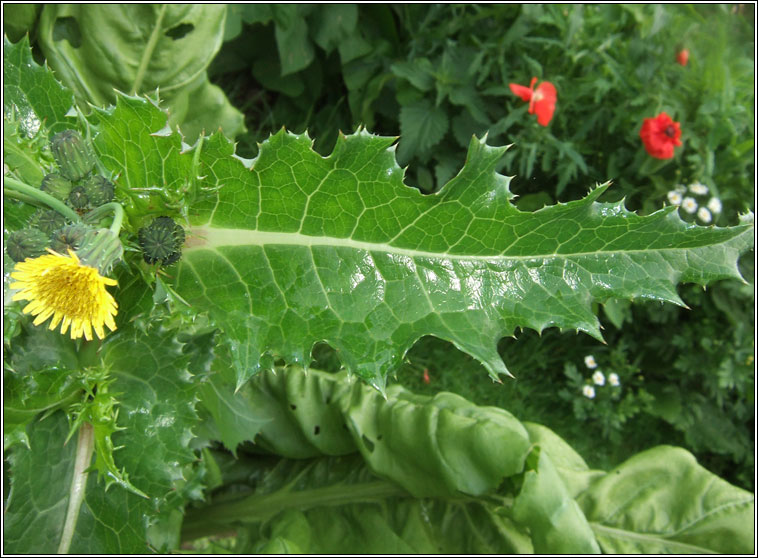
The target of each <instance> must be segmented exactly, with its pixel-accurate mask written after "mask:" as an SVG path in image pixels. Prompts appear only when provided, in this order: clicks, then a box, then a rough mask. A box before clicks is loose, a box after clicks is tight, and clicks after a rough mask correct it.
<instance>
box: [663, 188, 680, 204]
mask: <svg viewBox="0 0 758 558" xmlns="http://www.w3.org/2000/svg"><path fill="white" fill-rule="evenodd" d="M666 196H667V197H668V199H669V203H670V204H671V205H682V194H680V193H679V192H677V191H676V190H671V191H670V192H669V193H668V194H666Z"/></svg>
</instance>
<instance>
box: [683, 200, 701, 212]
mask: <svg viewBox="0 0 758 558" xmlns="http://www.w3.org/2000/svg"><path fill="white" fill-rule="evenodd" d="M682 209H684V210H685V211H686V212H687V213H695V212H696V211H697V202H696V201H695V198H691V197H689V196H687V197H686V198H684V199H683V200H682Z"/></svg>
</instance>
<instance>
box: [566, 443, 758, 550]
mask: <svg viewBox="0 0 758 558" xmlns="http://www.w3.org/2000/svg"><path fill="white" fill-rule="evenodd" d="M578 502H579V505H580V506H581V508H582V510H584V513H585V515H586V516H587V520H588V521H589V522H590V525H591V526H592V529H593V530H594V532H595V536H596V537H597V540H598V542H599V543H600V547H601V549H602V550H603V552H605V553H609V554H692V553H694V554H706V553H716V554H751V553H753V552H754V550H755V548H754V543H755V520H754V518H755V512H754V509H755V500H754V498H753V495H752V494H750V493H749V492H747V491H745V490H742V489H740V488H737V487H735V486H732V485H730V484H729V483H727V482H725V481H723V480H721V479H719V478H718V477H716V476H715V475H713V474H712V473H710V472H708V471H707V470H706V469H704V468H703V467H701V466H700V465H698V463H697V461H696V460H695V458H694V457H693V456H692V454H690V453H688V452H687V451H685V450H683V449H681V448H674V447H669V446H661V447H657V448H654V449H651V450H648V451H646V452H643V453H641V454H638V455H635V456H634V457H632V458H630V459H629V460H627V461H626V462H624V463H623V464H621V465H619V466H618V467H617V468H616V469H614V470H612V471H610V472H609V473H608V474H607V475H605V476H604V477H602V478H600V479H599V480H597V481H596V482H594V483H593V484H592V486H590V488H589V489H588V490H587V491H586V492H584V493H583V494H582V495H581V496H580V497H579V498H578Z"/></svg>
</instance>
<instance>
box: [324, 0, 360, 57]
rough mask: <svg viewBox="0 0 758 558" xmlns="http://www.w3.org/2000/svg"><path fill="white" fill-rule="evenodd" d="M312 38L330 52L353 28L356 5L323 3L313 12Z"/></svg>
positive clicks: (355, 18)
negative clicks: (313, 28)
mask: <svg viewBox="0 0 758 558" xmlns="http://www.w3.org/2000/svg"><path fill="white" fill-rule="evenodd" d="M314 19H315V21H314V27H315V30H314V32H313V40H314V41H315V43H316V44H317V45H318V46H320V47H321V48H322V49H324V50H325V51H326V52H330V51H331V50H332V49H334V48H336V47H338V46H339V44H340V42H341V41H342V39H343V38H345V37H348V36H349V35H351V34H352V33H353V31H354V30H355V25H356V23H358V6H356V5H355V4H324V5H323V6H321V9H320V10H318V11H317V12H316V13H315V18H314Z"/></svg>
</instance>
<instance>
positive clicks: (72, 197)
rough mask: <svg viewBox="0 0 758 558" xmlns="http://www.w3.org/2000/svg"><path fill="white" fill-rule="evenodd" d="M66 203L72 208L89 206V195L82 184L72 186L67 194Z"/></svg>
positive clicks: (86, 207)
mask: <svg viewBox="0 0 758 558" xmlns="http://www.w3.org/2000/svg"><path fill="white" fill-rule="evenodd" d="M66 203H67V204H68V205H69V206H71V207H73V208H74V209H88V208H89V207H90V203H89V197H88V196H87V191H86V190H85V189H84V186H74V188H72V189H71V193H70V194H69V195H68V199H67V200H66Z"/></svg>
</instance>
